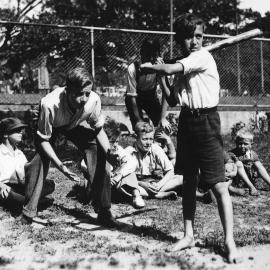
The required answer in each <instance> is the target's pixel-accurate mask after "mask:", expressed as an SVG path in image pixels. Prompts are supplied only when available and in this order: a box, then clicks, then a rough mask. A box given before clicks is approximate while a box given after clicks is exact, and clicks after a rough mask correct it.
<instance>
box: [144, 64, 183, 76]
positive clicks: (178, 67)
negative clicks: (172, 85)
mask: <svg viewBox="0 0 270 270" xmlns="http://www.w3.org/2000/svg"><path fill="white" fill-rule="evenodd" d="M140 68H141V70H142V71H144V72H146V73H148V72H149V73H153V72H157V73H159V74H161V75H172V74H175V73H179V72H180V73H182V72H183V71H184V67H183V65H182V64H181V63H175V64H158V65H153V64H151V63H149V62H148V63H144V64H141V66H140Z"/></svg>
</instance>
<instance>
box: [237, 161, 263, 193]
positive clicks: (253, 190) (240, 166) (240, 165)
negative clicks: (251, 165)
mask: <svg viewBox="0 0 270 270" xmlns="http://www.w3.org/2000/svg"><path fill="white" fill-rule="evenodd" d="M236 166H237V173H238V175H239V176H240V177H241V179H243V181H244V182H245V183H246V185H247V186H248V188H249V193H250V195H252V196H258V195H259V192H258V190H257V189H256V188H255V187H254V185H253V184H252V183H251V181H250V180H249V178H248V175H247V173H246V171H245V168H244V165H243V163H242V162H241V161H237V162H236Z"/></svg>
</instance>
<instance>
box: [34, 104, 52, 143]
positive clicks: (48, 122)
mask: <svg viewBox="0 0 270 270" xmlns="http://www.w3.org/2000/svg"><path fill="white" fill-rule="evenodd" d="M53 118H54V116H53V112H52V111H51V110H50V108H49V107H48V106H46V105H45V104H44V103H43V102H42V101H41V105H40V114H39V119H38V124H37V134H38V136H39V137H41V138H42V139H43V140H46V141H49V140H50V138H51V136H52V126H53Z"/></svg>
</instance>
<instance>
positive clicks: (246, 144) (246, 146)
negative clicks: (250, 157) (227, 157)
mask: <svg viewBox="0 0 270 270" xmlns="http://www.w3.org/2000/svg"><path fill="white" fill-rule="evenodd" d="M251 146H252V141H251V140H250V139H240V140H237V141H236V147H237V149H238V150H239V151H240V152H241V153H242V154H245V153H246V152H247V151H249V150H250V149H251Z"/></svg>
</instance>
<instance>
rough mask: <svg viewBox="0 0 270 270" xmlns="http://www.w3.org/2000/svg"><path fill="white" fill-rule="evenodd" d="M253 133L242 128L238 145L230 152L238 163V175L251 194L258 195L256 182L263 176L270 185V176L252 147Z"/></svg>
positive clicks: (237, 136) (237, 138)
mask: <svg viewBox="0 0 270 270" xmlns="http://www.w3.org/2000/svg"><path fill="white" fill-rule="evenodd" d="M252 143H253V134H251V133H250V132H248V131H245V130H241V131H239V132H238V133H237V135H236V138H235V144H236V147H235V148H234V149H232V150H231V151H230V152H231V153H232V154H233V155H234V157H235V159H236V165H237V176H239V177H240V179H242V180H243V181H244V182H245V184H246V185H247V186H248V187H249V190H250V195H253V196H257V195H258V191H257V189H256V188H255V186H254V184H255V182H256V179H257V178H258V177H261V178H262V179H263V180H264V181H265V182H266V183H267V184H268V185H270V177H269V174H268V173H267V171H266V169H265V167H264V166H263V164H262V163H261V161H260V160H259V157H258V155H257V153H256V152H255V151H253V150H252V149H251V148H252Z"/></svg>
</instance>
